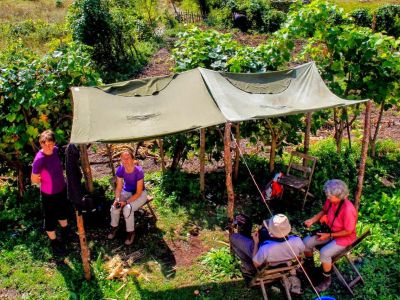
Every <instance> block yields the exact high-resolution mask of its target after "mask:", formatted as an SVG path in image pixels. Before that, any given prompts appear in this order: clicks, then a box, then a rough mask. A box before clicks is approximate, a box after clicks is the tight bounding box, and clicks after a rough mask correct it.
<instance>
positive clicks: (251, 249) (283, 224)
mask: <svg viewBox="0 0 400 300" xmlns="http://www.w3.org/2000/svg"><path fill="white" fill-rule="evenodd" d="M263 225H264V226H265V228H266V229H267V230H268V237H267V238H266V239H265V240H264V241H262V242H260V238H259V232H258V231H256V232H254V233H253V235H252V239H250V238H248V237H246V236H244V235H242V234H240V233H234V234H232V235H231V236H230V242H231V246H232V249H233V251H234V252H235V254H236V255H237V256H238V257H239V259H240V260H241V262H242V266H241V270H242V273H243V276H244V277H245V278H246V277H247V278H249V277H252V276H253V275H254V274H255V273H256V272H257V269H256V268H257V267H260V266H261V265H263V264H265V263H267V262H268V263H270V264H271V265H274V262H277V263H276V264H279V262H280V261H284V260H289V259H292V258H294V257H295V256H300V255H301V254H302V253H303V251H304V244H303V241H302V240H301V238H300V237H298V236H289V233H290V231H291V229H292V227H291V226H290V223H289V220H288V218H287V217H286V216H285V215H283V214H277V215H275V216H273V217H272V218H271V219H269V220H265V221H264V222H263Z"/></svg>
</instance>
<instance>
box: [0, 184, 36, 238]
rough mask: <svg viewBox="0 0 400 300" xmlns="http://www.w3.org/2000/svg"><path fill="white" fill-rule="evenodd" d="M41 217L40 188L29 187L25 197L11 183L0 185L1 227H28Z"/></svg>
mask: <svg viewBox="0 0 400 300" xmlns="http://www.w3.org/2000/svg"><path fill="white" fill-rule="evenodd" d="M40 219H41V202H40V196H39V189H37V188H35V187H27V188H26V190H25V194H24V197H23V198H22V199H20V198H19V197H18V189H17V188H16V187H13V186H11V185H3V186H0V228H2V230H3V229H5V228H13V227H14V226H15V225H19V226H22V227H28V226H31V225H32V224H34V223H35V222H37V221H38V220H40Z"/></svg>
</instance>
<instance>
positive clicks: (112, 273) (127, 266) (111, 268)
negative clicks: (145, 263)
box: [104, 250, 144, 289]
mask: <svg viewBox="0 0 400 300" xmlns="http://www.w3.org/2000/svg"><path fill="white" fill-rule="evenodd" d="M143 256H144V251H143V250H138V251H135V252H133V253H131V254H127V255H123V256H121V255H119V254H117V255H114V256H113V257H109V260H108V261H107V262H106V263H105V264H104V268H105V269H106V270H107V272H108V273H109V275H108V276H107V279H108V280H113V279H124V278H125V277H126V276H128V275H134V276H136V277H140V276H142V274H141V273H140V272H139V271H138V270H136V269H135V268H134V267H132V265H133V263H134V262H135V261H136V260H138V259H140V258H141V257H143ZM123 287H124V285H122V286H121V287H120V289H122V288H123Z"/></svg>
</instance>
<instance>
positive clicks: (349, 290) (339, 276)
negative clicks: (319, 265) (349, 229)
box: [332, 229, 371, 296]
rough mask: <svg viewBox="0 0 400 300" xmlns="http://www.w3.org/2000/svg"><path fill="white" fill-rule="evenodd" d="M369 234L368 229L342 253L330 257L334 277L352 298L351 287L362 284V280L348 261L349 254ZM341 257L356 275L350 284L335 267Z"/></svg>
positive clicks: (355, 268) (352, 264)
mask: <svg viewBox="0 0 400 300" xmlns="http://www.w3.org/2000/svg"><path fill="white" fill-rule="evenodd" d="M370 234H371V232H370V230H369V229H368V230H367V231H366V232H364V233H363V234H362V235H361V236H360V237H359V238H358V239H356V240H355V241H354V242H353V243H352V244H351V245H349V246H347V247H346V248H345V249H343V251H342V252H340V253H338V254H337V255H335V256H334V257H332V263H333V271H334V272H335V274H336V276H337V277H338V278H339V281H340V282H341V283H342V284H343V285H344V286H345V287H346V288H347V291H348V292H349V293H350V294H351V295H352V296H354V291H353V289H352V287H353V286H355V285H356V284H357V283H358V282H360V281H361V282H362V283H363V284H364V283H365V282H364V279H363V278H362V276H361V274H360V272H359V271H358V269H357V267H356V266H355V265H354V263H353V262H352V261H351V260H350V253H351V251H352V250H353V249H354V248H355V247H356V246H357V245H358V244H360V243H361V242H362V240H363V239H365V238H366V237H367V236H369V235H370ZM342 257H345V258H346V260H347V262H348V263H349V264H350V266H351V268H352V270H353V272H354V274H355V275H357V276H356V277H355V278H354V279H353V280H351V281H350V282H347V281H346V279H345V277H344V276H343V275H342V273H340V271H339V269H338V268H337V267H336V265H335V263H336V262H337V261H338V260H339V259H341V258H342Z"/></svg>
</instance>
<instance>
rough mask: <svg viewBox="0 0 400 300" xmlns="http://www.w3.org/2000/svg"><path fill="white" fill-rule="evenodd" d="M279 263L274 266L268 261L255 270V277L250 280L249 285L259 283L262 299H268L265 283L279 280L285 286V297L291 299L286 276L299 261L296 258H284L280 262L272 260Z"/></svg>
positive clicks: (296, 267)
mask: <svg viewBox="0 0 400 300" xmlns="http://www.w3.org/2000/svg"><path fill="white" fill-rule="evenodd" d="M273 264H274V265H275V264H279V265H277V266H276V267H273V266H271V263H269V264H268V265H267V266H265V267H264V268H262V269H261V270H259V271H258V272H257V274H256V275H255V277H254V278H253V279H252V280H251V281H250V287H253V286H257V285H259V286H260V288H261V292H262V294H263V298H264V300H268V296H267V291H266V288H265V287H266V285H268V284H269V283H272V282H275V281H278V280H280V281H281V283H282V285H283V287H284V288H285V292H286V297H287V299H288V300H291V299H292V296H291V295H290V282H289V279H288V277H289V276H291V275H292V273H295V270H296V269H298V268H299V267H300V264H299V261H298V260H296V259H291V260H285V261H280V262H274V263H273Z"/></svg>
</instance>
